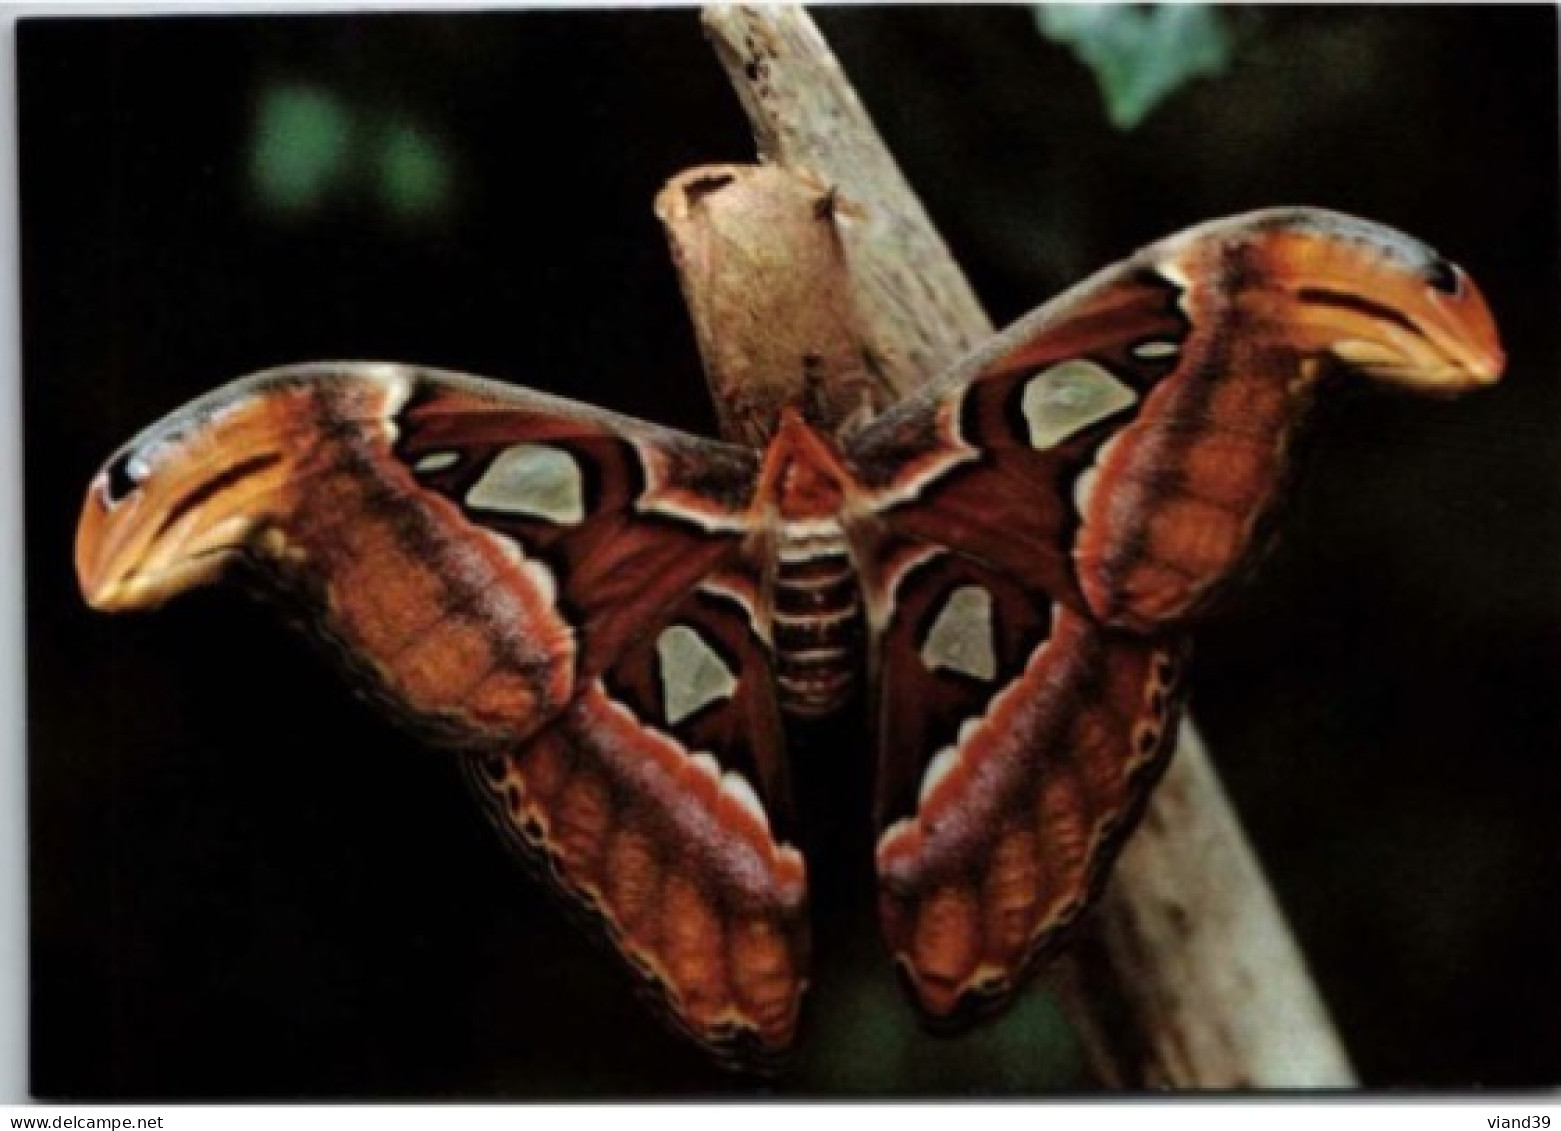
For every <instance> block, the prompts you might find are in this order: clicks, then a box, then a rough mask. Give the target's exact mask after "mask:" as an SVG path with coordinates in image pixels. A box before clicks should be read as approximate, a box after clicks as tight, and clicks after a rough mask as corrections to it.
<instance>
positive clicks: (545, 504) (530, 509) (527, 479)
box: [466, 444, 585, 526]
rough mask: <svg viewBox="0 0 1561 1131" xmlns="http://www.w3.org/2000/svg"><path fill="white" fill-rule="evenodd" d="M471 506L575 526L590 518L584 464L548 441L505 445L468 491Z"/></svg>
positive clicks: (467, 497) (467, 501)
mask: <svg viewBox="0 0 1561 1131" xmlns="http://www.w3.org/2000/svg"><path fill="white" fill-rule="evenodd" d="M466 505H467V506H469V507H477V508H481V509H483V510H495V511H504V512H505V513H507V514H525V515H532V516H533V517H536V518H541V519H546V520H547V521H548V522H556V523H558V524H559V525H560V526H574V525H576V524H578V523H579V522H580V521H581V520H582V519H584V518H585V486H584V483H583V481H582V480H581V476H580V465H579V464H578V463H576V462H575V458H574V457H573V456H571V455H570V454H569V453H568V452H565V451H560V450H559V449H558V448H549V447H546V446H544V445H542V444H516V445H515V446H514V447H512V448H505V449H504V450H503V451H502V452H500V453H499V454H498V456H497V457H496V458H495V459H494V461H493V463H492V464H490V465H489V466H488V470H487V471H485V472H483V475H482V478H481V479H479V480H477V482H476V483H475V484H473V486H472V489H471V490H470V491H468V492H467V494H466Z"/></svg>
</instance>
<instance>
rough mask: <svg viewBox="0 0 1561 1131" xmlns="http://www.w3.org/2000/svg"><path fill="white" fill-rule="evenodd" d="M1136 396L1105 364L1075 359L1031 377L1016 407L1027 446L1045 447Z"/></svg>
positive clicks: (1102, 416) (1129, 402)
mask: <svg viewBox="0 0 1561 1131" xmlns="http://www.w3.org/2000/svg"><path fill="white" fill-rule="evenodd" d="M1137 400H1138V394H1137V393H1135V392H1133V390H1132V389H1130V388H1128V387H1127V386H1126V385H1124V384H1123V383H1122V382H1121V381H1119V380H1117V379H1116V378H1115V377H1113V376H1112V375H1111V374H1110V373H1109V372H1108V371H1107V370H1106V369H1105V368H1104V367H1102V366H1100V365H1097V364H1095V363H1094V362H1093V361H1083V360H1079V359H1074V360H1072V361H1064V362H1063V363H1062V364H1061V365H1054V366H1052V367H1051V368H1050V369H1043V370H1042V371H1041V372H1040V373H1037V374H1036V375H1035V376H1034V377H1031V378H1030V380H1029V383H1028V384H1026V385H1025V387H1024V396H1023V398H1022V400H1021V401H1020V406H1019V407H1020V409H1021V410H1022V411H1023V413H1024V421H1025V424H1026V425H1027V426H1028V427H1029V429H1030V446H1031V447H1032V448H1036V449H1038V450H1043V451H1044V450H1045V449H1046V448H1053V447H1056V446H1057V445H1058V444H1060V443H1062V442H1063V441H1064V440H1066V439H1068V438H1069V437H1070V436H1072V435H1074V434H1075V433H1077V432H1078V431H1079V430H1081V429H1083V428H1087V427H1089V426H1090V425H1091V424H1094V423H1096V422H1097V421H1100V420H1104V419H1105V418H1106V417H1108V416H1111V415H1112V414H1113V413H1117V412H1120V411H1122V409H1124V408H1126V407H1127V406H1128V405H1130V404H1133V403H1134V402H1135V401H1137Z"/></svg>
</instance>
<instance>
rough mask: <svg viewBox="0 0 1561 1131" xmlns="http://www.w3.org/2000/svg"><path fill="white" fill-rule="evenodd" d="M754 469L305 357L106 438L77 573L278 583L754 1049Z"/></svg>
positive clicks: (541, 403) (798, 921) (605, 911)
mask: <svg viewBox="0 0 1561 1131" xmlns="http://www.w3.org/2000/svg"><path fill="white" fill-rule="evenodd" d="M753 475H754V458H753V456H752V455H751V454H750V453H747V452H744V451H742V450H741V449H734V448H730V447H727V446H724V445H720V444H714V443H708V442H704V441H699V440H695V439H693V438H691V437H686V436H682V435H679V434H677V433H673V432H669V431H666V430H662V429H656V428H653V427H652V426H649V425H645V424H641V423H638V422H634V421H629V420H625V419H623V418H620V417H616V416H613V415H611V414H608V413H605V412H599V411H596V410H593V409H589V408H586V407H584V406H579V405H574V404H570V403H568V402H564V401H560V400H557V399H555V398H550V397H544V396H541V395H539V394H535V393H530V392H526V391H523V390H518V389H514V388H510V387H506V386H501V385H497V384H493V383H489V382H483V381H479V380H476V379H473V378H466V377H460V376H457V375H452V374H441V373H434V372H430V371H426V370H419V369H412V368H408V367H402V366H388V365H370V364H341V365H329V364H326V365H315V366H301V367H296V368H293V369H288V370H280V371H276V372H273V373H269V374H264V375H260V376H258V377H255V378H251V379H248V380H246V381H243V382H239V383H237V384H235V385H232V386H229V387H228V388H226V389H223V390H219V391H218V392H217V393H214V394H212V395H211V396H210V397H207V398H205V399H203V400H202V401H199V402H196V403H195V404H194V405H191V406H189V407H187V408H186V409H183V410H181V411H180V412H178V413H175V414H174V415H173V416H172V417H170V418H169V419H167V420H165V421H164V422H162V423H161V424H159V425H157V426H154V427H153V428H151V429H149V430H147V431H146V432H145V433H143V434H142V435H141V436H139V437H137V438H136V439H135V440H134V441H132V442H131V443H130V444H129V445H127V447H126V448H125V449H124V451H122V452H121V453H120V455H119V456H117V457H116V458H115V459H114V460H113V461H111V462H110V464H109V466H108V467H107V468H106V469H105V470H104V472H103V473H102V474H101V475H100V476H99V477H98V479H97V480H96V481H95V482H94V484H93V486H92V489H91V490H90V492H89V495H88V499H87V503H86V507H85V510H84V513H83V516H82V523H81V528H80V532H79V535H78V544H77V568H78V573H79V575H80V578H81V582H82V587H83V591H84V592H85V593H86V595H87V597H88V599H89V601H92V602H93V603H94V604H96V605H98V606H99V607H103V608H111V609H113V608H135V607H143V606H147V605H152V604H156V603H158V602H160V601H162V600H164V599H166V598H168V597H171V596H173V595H175V594H177V593H178V592H180V591H182V590H183V589H186V588H189V587H190V586H192V585H194V584H198V583H201V582H204V581H209V580H214V579H216V578H217V577H218V576H220V575H221V574H222V572H223V571H224V570H226V569H227V568H228V567H229V566H230V565H234V564H239V563H244V564H247V565H248V566H250V567H252V568H251V572H252V573H258V574H259V575H261V576H262V577H263V578H264V579H266V580H267V581H268V583H269V584H270V585H271V586H272V587H273V588H278V587H279V588H281V589H282V590H284V591H285V592H286V593H287V595H288V596H289V597H291V598H292V599H293V600H294V601H296V602H297V603H298V604H299V605H300V606H301V607H302V608H303V609H304V610H305V611H306V614H307V616H308V619H309V622H310V625H311V627H312V628H313V629H314V630H315V632H316V633H317V635H319V636H320V637H321V638H323V639H324V640H326V641H327V642H328V643H330V644H331V645H333V650H334V651H335V652H336V654H337V655H338V656H339V657H340V658H341V659H342V660H343V662H344V664H345V666H346V667H347V669H348V671H349V673H350V674H351V675H352V676H353V677H354V678H356V679H357V680H358V681H359V682H360V683H361V684H362V685H363V686H364V687H365V688H366V689H367V690H368V691H369V692H370V693H371V694H373V695H374V696H375V697H376V698H377V699H379V700H380V701H382V702H383V703H385V704H386V705H387V706H389V707H390V708H391V709H392V710H393V711H394V712H395V713H396V714H397V715H398V716H400V717H401V718H402V719H403V720H405V721H407V722H408V723H410V724H412V725H413V726H414V727H416V728H417V729H418V730H419V731H420V732H422V733H423V734H425V735H427V736H429V737H430V738H432V739H433V740H435V741H437V742H439V743H440V744H442V745H445V746H448V747H452V748H455V749H459V750H462V751H468V752H470V756H471V757H476V758H480V759H481V760H482V766H483V772H481V773H478V774H476V775H475V779H476V780H477V781H478V782H479V783H481V785H482V788H483V791H484V792H485V793H486V794H488V795H489V796H490V797H491V799H492V800H493V801H494V805H493V806H491V807H490V808H492V810H493V811H494V812H495V814H496V816H497V817H498V819H499V824H500V826H501V828H502V829H503V830H504V832H505V833H506V835H507V836H509V837H510V838H511V839H515V840H518V841H519V842H520V843H521V844H522V845H523V846H524V847H526V848H527V850H528V852H530V853H531V855H532V856H534V857H536V858H537V859H541V860H545V861H546V862H547V863H548V864H549V868H548V873H549V875H550V876H551V877H552V878H553V879H554V880H556V881H557V883H558V886H559V887H560V888H561V889H562V890H563V891H564V892H565V893H566V894H568V895H569V896H571V897H572V898H574V899H575V900H578V901H580V902H582V903H584V904H585V905H586V906H588V907H589V908H591V909H592V910H593V911H595V912H596V913H597V918H598V919H599V920H600V921H602V922H603V923H604V924H605V927H606V931H607V934H608V936H609V937H610V938H611V939H612V941H613V942H614V943H615V944H616V945H617V946H618V947H619V949H620V950H621V951H622V952H623V954H624V955H625V957H626V958H627V959H628V960H629V961H630V963H631V965H632V966H633V967H634V968H635V969H636V970H637V971H638V972H639V973H641V974H642V975H643V976H644V977H645V978H646V979H647V981H648V983H649V985H650V986H651V987H652V989H653V990H654V991H655V993H656V995H657V996H658V997H660V998H661V999H662V1000H664V1001H665V1002H666V1003H667V1004H668V1005H669V1006H670V1007H671V1009H672V1011H673V1014H674V1016H675V1019H676V1020H677V1021H678V1022H679V1023H680V1025H681V1026H682V1027H683V1028H685V1029H686V1030H688V1031H689V1032H691V1033H692V1034H693V1035H694V1036H696V1037H697V1038H698V1039H700V1040H702V1041H705V1042H707V1043H710V1044H711V1045H713V1046H716V1047H718V1048H719V1049H721V1050H723V1051H725V1052H727V1053H728V1054H730V1055H731V1056H733V1057H743V1056H755V1057H757V1056H762V1055H764V1054H768V1053H773V1052H775V1051H777V1050H779V1049H781V1048H783V1047H784V1046H785V1045H786V1044H787V1043H788V1042H789V1041H790V1039H791V1037H792V1034H793V1030H794V1027H795V1023H796V1016H797V1007H798V1003H799V1001H800V996H801V993H802V990H803V987H804V984H805V983H804V975H803V966H804V961H805V948H806V939H805V930H804V927H803V901H804V878H803V869H802V863H801V859H800V857H799V856H798V855H797V853H796V852H795V850H793V849H791V848H790V847H788V846H787V845H786V844H785V843H784V842H783V840H782V839H781V838H782V837H783V836H784V835H785V834H784V830H785V827H786V822H787V821H788V820H789V819H790V815H789V812H788V802H787V797H786V775H785V769H784V751H783V746H782V737H781V732H780V726H779V721H778V717H777V713H776V708H775V702H774V697H773V689H772V685H771V681H770V677H769V673H768V667H767V664H768V659H767V646H766V644H765V643H764V641H763V640H762V639H761V636H760V634H759V633H758V632H757V631H756V630H755V628H754V627H753V625H754V615H753V612H752V608H753V606H754V604H755V603H756V602H755V598H754V596H753V594H754V592H755V591H756V590H755V582H754V581H753V576H754V574H755V567H754V566H753V565H752V564H751V559H750V551H749V549H748V548H747V544H748V541H749V538H750V533H751V532H750V531H749V530H748V529H747V525H746V515H745V511H744V507H745V504H746V501H747V499H748V497H749V495H750V494H751V491H752V482H753ZM636 853H638V854H639V855H638V856H636ZM632 859H641V860H642V863H641V864H639V865H634V864H632V863H625V861H629V860H632ZM610 861H615V862H616V864H615V865H614V871H613V872H612V875H613V876H615V877H616V879H615V880H614V882H612V883H609V882H608V878H609V873H608V872H606V871H603V869H604V868H606V867H607V866H608V862H610ZM619 865H621V867H619ZM646 898H648V899H649V902H648V903H642V902H637V900H643V899H646ZM647 908H649V909H650V910H649V911H647V910H646V909H647ZM647 914H650V915H653V916H654V919H653V920H648V919H646V918H645V916H646V915H647ZM712 924H714V925H715V926H714V927H712Z"/></svg>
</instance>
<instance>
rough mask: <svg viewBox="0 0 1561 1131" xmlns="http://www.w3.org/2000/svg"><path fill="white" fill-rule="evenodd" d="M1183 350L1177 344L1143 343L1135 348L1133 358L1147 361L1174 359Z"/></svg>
mask: <svg viewBox="0 0 1561 1131" xmlns="http://www.w3.org/2000/svg"><path fill="white" fill-rule="evenodd" d="M1181 348H1182V347H1181V346H1179V345H1177V344H1176V343H1175V342H1157V341H1151V342H1141V343H1140V344H1138V345H1136V346H1134V347H1133V356H1134V357H1137V358H1142V359H1143V360H1145V361H1155V360H1158V359H1160V358H1163V357H1174V356H1175V355H1176V354H1178V353H1180V352H1181Z"/></svg>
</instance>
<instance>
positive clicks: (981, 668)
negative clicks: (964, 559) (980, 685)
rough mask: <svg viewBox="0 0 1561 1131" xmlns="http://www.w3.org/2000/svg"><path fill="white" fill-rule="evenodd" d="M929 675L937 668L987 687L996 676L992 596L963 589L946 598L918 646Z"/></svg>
mask: <svg viewBox="0 0 1561 1131" xmlns="http://www.w3.org/2000/svg"><path fill="white" fill-rule="evenodd" d="M921 661H922V663H923V664H925V665H926V666H927V670H928V671H937V670H938V669H939V668H943V669H946V670H948V671H954V672H958V673H960V674H961V675H968V676H971V677H972V678H974V679H979V680H982V681H983V682H986V683H990V682H991V681H992V680H993V679H994V678H996V676H997V648H996V644H995V635H994V631H993V624H992V594H990V593H988V592H987V591H986V590H985V589H983V588H981V587H980V586H979V585H963V586H960V588H958V589H956V590H954V592H953V593H952V594H950V595H949V599H948V600H947V601H946V602H945V603H944V605H943V608H942V610H941V611H940V612H939V613H938V616H937V619H935V620H934V621H933V622H932V627H931V628H930V629H928V630H927V639H926V641H925V642H924V643H923V644H922V646H921Z"/></svg>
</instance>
